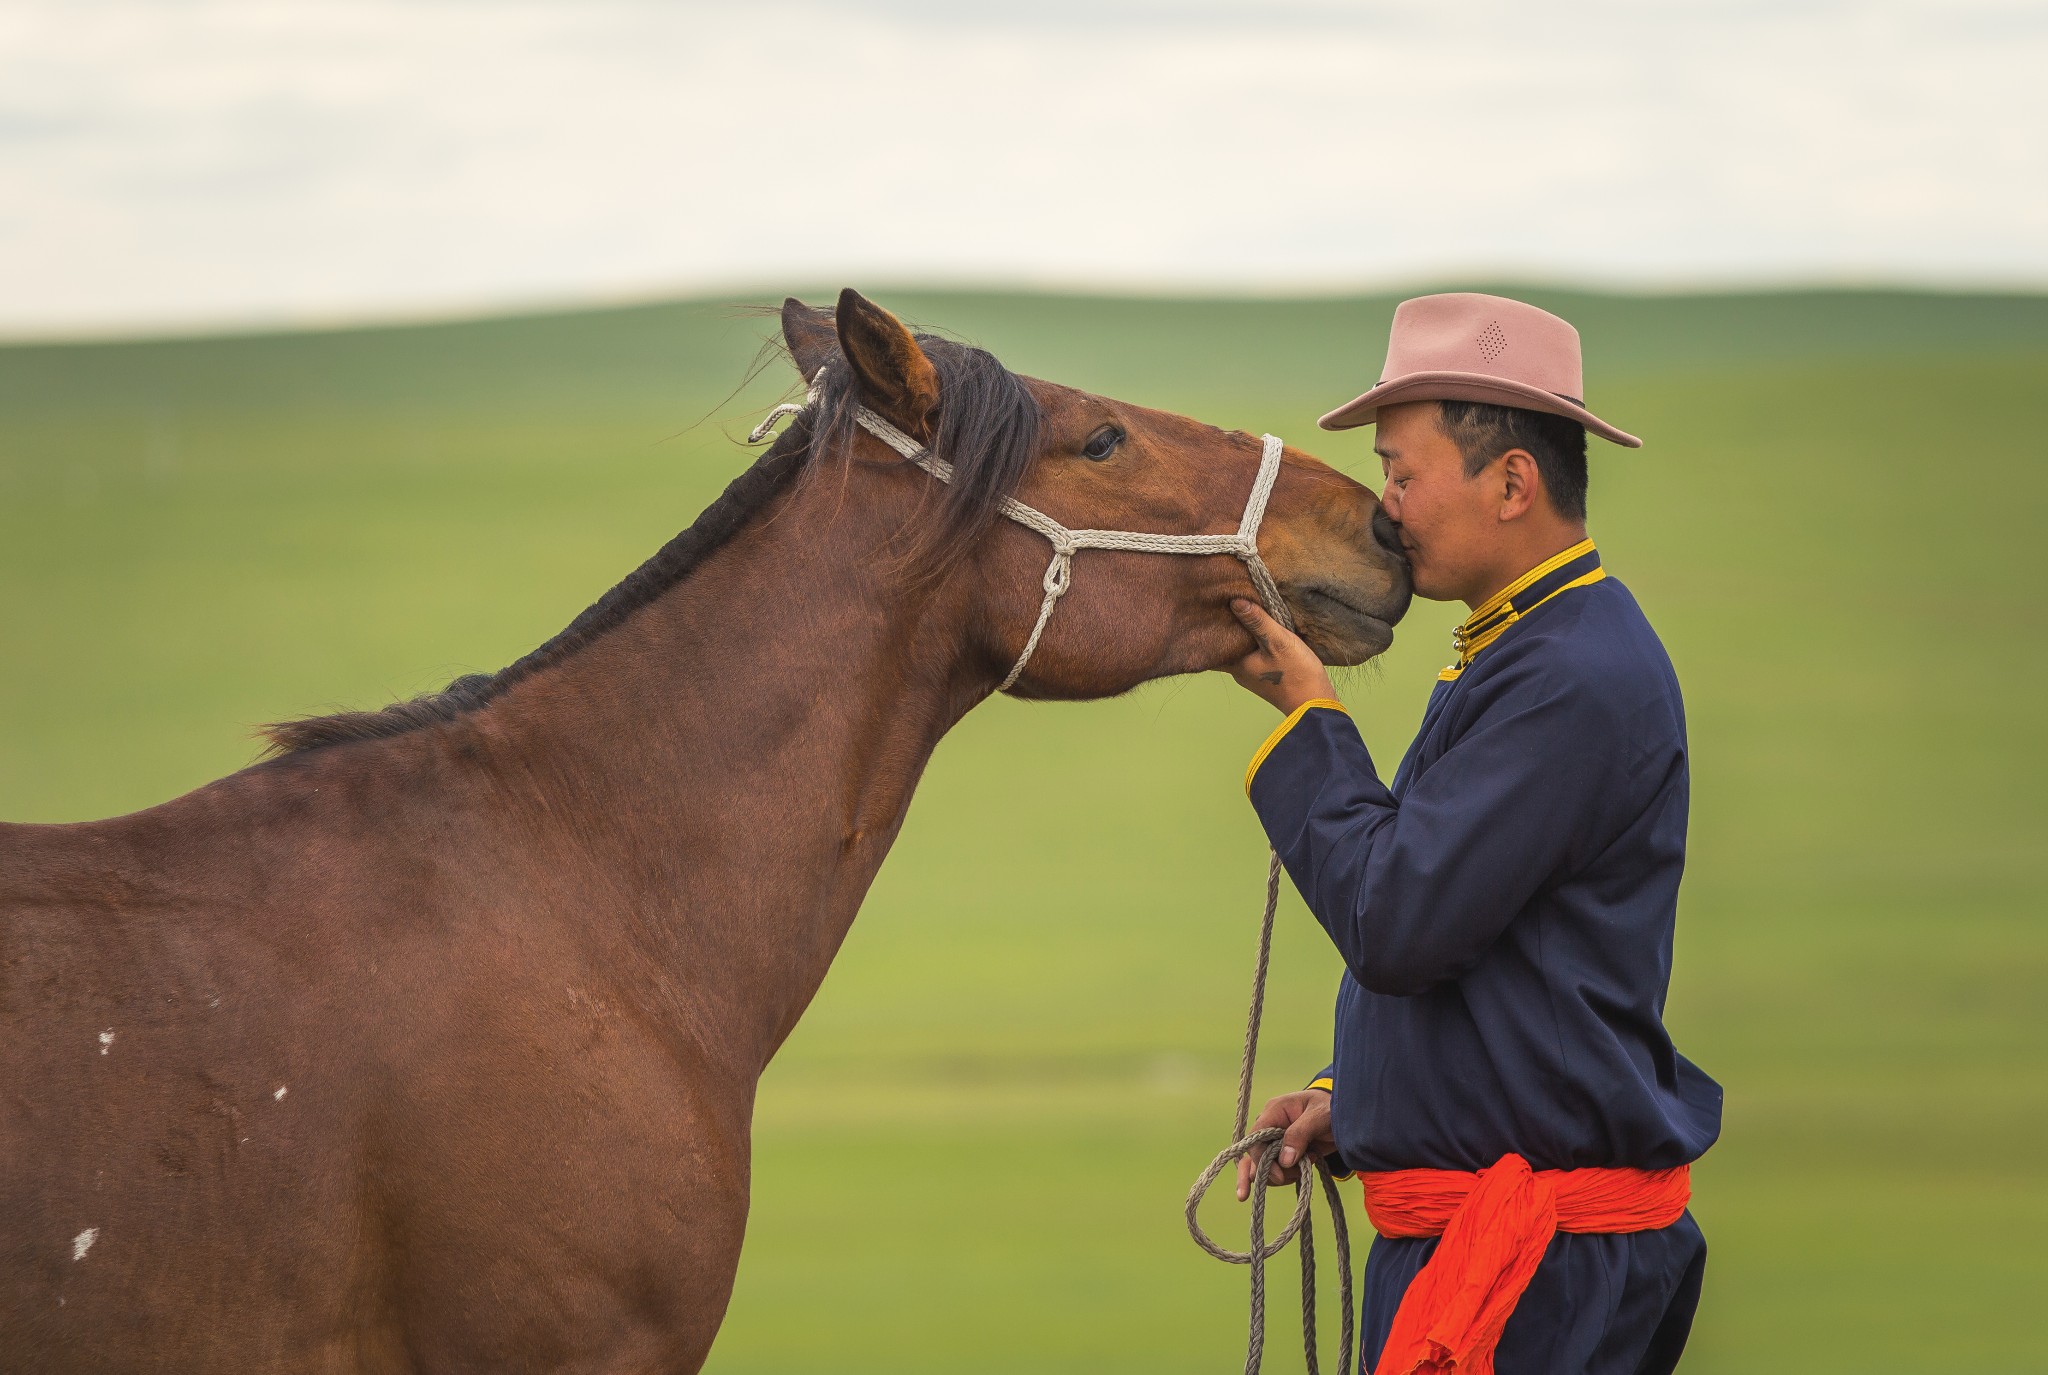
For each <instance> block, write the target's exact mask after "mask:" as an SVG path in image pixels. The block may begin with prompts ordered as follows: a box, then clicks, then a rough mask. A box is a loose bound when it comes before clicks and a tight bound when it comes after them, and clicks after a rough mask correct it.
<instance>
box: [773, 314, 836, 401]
mask: <svg viewBox="0 0 2048 1375" xmlns="http://www.w3.org/2000/svg"><path fill="white" fill-rule="evenodd" d="M782 342H783V343H784V344H787V345H788V346H789V356H790V358H791V360H792V361H793V362H795V364H796V370H797V371H798V372H799V373H801V374H802V375H803V379H804V381H805V382H806V383H809V382H810V380H811V379H812V378H813V377H816V376H817V375H818V369H819V368H822V367H824V366H825V365H826V364H827V363H829V362H831V361H832V351H833V350H834V349H836V348H838V347H839V336H838V335H837V334H835V333H833V330H832V312H831V311H829V310H812V309H811V308H810V307H809V306H807V305H805V304H804V303H803V302H802V301H799V300H798V299H797V298H796V297H794V296H792V297H790V298H789V299H788V300H786V301H784V302H783V303H782Z"/></svg>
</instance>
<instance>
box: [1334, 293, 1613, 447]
mask: <svg viewBox="0 0 2048 1375" xmlns="http://www.w3.org/2000/svg"><path fill="white" fill-rule="evenodd" d="M1402 401H1484V402H1488V403H1490V404H1492V405H1495V406H1519V407H1521V408H1522V409H1523V410H1529V411H1548V412H1550V413H1551V414H1552V415H1565V416H1570V417H1571V418H1572V419H1573V420H1576V421H1578V422H1579V423H1580V424H1581V425H1584V426H1585V427H1586V428H1587V429H1589V430H1591V431H1592V432H1593V433H1594V434H1597V435H1599V436H1600V437H1601V438H1602V439H1611V440H1613V441H1614V442H1615V443H1616V444H1623V445H1626V446H1628V447H1629V448H1631V449H1639V448H1641V447H1642V444H1643V441H1642V440H1640V439H1637V438H1636V437H1635V436H1634V435H1632V434H1630V433H1628V432H1627V431H1626V430H1618V429H1616V428H1615V427H1614V426H1612V425H1610V424H1608V423H1607V422H1606V421H1604V420H1602V419H1601V418H1600V417H1599V416H1597V415H1595V414H1593V413H1592V412H1591V411H1589V410H1587V409H1586V405H1585V401H1586V381H1585V369H1584V367H1583V366H1582V365H1581V363H1580V361H1579V332H1578V331H1577V330H1575V329H1573V328H1572V327H1571V323H1570V322H1569V321H1566V320H1560V319H1559V318H1558V317H1557V316H1555V315H1552V314H1551V313H1550V312H1549V311H1547V310H1538V309H1537V308H1536V307H1534V306H1532V305H1527V304H1525V303H1523V302H1521V301H1511V300H1509V299H1508V298H1507V297H1505V296H1482V295H1480V294H1479V293H1478V292H1476V291H1450V292H1445V293H1444V294H1442V295H1440V296H1417V297H1415V298H1414V299H1413V300H1408V301H1403V302H1401V304H1400V305H1398V306H1396V307H1395V308H1394V328H1393V331H1392V332H1391V333H1390V334H1389V335H1388V336H1387V365H1386V367H1384V368H1382V369H1381V370H1380V380H1379V384H1378V385H1377V386H1375V387H1374V388H1373V389H1372V390H1371V391H1368V392H1367V393H1365V395H1363V396H1361V397H1359V398H1358V399H1357V400H1356V401H1352V402H1350V403H1348V404H1346V405H1342V406H1339V407H1338V408H1337V409H1336V410H1334V411H1331V412H1330V413H1329V414H1328V415H1326V416H1324V417H1323V418H1322V419H1321V420H1319V421H1317V422H1316V423H1317V424H1319V425H1321V426H1322V427H1323V428H1324V429H1326V430H1348V429H1351V428H1352V427H1353V426H1356V425H1370V424H1372V422H1373V421H1374V420H1375V419H1376V418H1377V417H1378V415H1379V408H1380V407H1382V406H1392V405H1395V404H1396V403H1398V402H1402Z"/></svg>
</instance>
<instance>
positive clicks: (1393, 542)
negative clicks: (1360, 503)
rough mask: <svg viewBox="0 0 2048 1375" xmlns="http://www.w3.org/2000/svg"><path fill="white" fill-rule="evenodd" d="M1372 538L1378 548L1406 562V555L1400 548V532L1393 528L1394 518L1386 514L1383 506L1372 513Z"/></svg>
mask: <svg viewBox="0 0 2048 1375" xmlns="http://www.w3.org/2000/svg"><path fill="white" fill-rule="evenodd" d="M1372 538H1373V542H1374V543H1375V544H1377V545H1379V547H1380V548H1382V549H1384V550H1386V551H1387V552H1388V553H1389V554H1392V555H1393V556H1394V557H1395V558H1397V559H1400V560H1401V561H1402V562H1404V563H1405V562H1407V559H1408V556H1407V554H1405V553H1404V552H1402V549H1401V532H1400V531H1399V530H1398V529H1396V528H1395V526H1394V518H1393V517H1392V516H1389V515H1388V514H1387V510H1386V508H1385V507H1384V506H1383V507H1381V508H1380V509H1379V510H1377V511H1374V512H1373V513H1372Z"/></svg>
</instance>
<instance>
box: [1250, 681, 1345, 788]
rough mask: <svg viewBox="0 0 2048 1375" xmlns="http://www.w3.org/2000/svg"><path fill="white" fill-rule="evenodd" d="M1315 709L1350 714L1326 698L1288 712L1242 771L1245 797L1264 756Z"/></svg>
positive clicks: (1264, 760)
mask: <svg viewBox="0 0 2048 1375" xmlns="http://www.w3.org/2000/svg"><path fill="white" fill-rule="evenodd" d="M1315 707H1328V708H1329V709H1330V710H1331V711H1341V712H1343V713H1344V714H1345V715H1346V716H1349V715H1350V714H1351V713H1350V711H1349V710H1347V709H1346V708H1345V706H1344V704H1343V703H1342V702H1338V701H1335V700H1333V699H1331V698H1328V697H1317V698H1315V699H1314V700H1313V701H1308V702H1303V703H1302V704H1301V705H1300V706H1298V707H1296V708H1295V709H1294V710H1293V711H1290V712H1288V713H1287V719H1286V720H1285V721H1282V722H1281V723H1280V724H1279V725H1277V726H1275V727H1273V733H1272V734H1271V735H1269V736H1267V737H1266V743H1265V744H1263V745H1261V746H1259V752H1258V753H1257V754H1255V755H1253V756H1252V762H1251V763H1250V764H1249V765H1247V766H1246V768H1245V771H1244V791H1245V796H1247V797H1249V796H1251V791H1252V778H1253V776H1254V775H1256V774H1257V773H1258V771H1259V765H1261V764H1263V763H1265V762H1266V756H1267V755H1269V754H1271V753H1272V752H1273V747H1274V746H1276V745H1278V744H1279V743H1280V742H1281V741H1282V740H1284V739H1285V738H1286V737H1287V732H1289V731H1291V730H1293V729H1294V727H1295V724H1296V723H1297V722H1299V721H1300V720H1301V718H1302V717H1304V716H1306V715H1308V713H1309V711H1310V710H1311V709H1312V708H1315Z"/></svg>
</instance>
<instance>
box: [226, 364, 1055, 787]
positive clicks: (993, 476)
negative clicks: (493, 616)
mask: <svg viewBox="0 0 2048 1375" xmlns="http://www.w3.org/2000/svg"><path fill="white" fill-rule="evenodd" d="M917 342H918V345H919V346H920V347H921V348H922V349H923V350H924V352H925V356H926V357H928V358H930V359H931V362H932V366H933V368H934V369H936V370H937V372H938V375H939V395H940V398H941V402H940V411H939V415H938V433H937V435H936V436H935V437H934V441H933V444H932V448H933V449H934V451H936V452H937V453H938V454H939V455H940V456H941V457H943V458H945V459H946V460H948V461H949V462H951V463H952V464H953V469H954V480H953V482H952V483H951V484H949V485H947V486H945V487H944V488H943V489H942V490H943V497H942V499H940V500H939V501H938V502H936V503H935V505H936V508H937V509H936V511H935V512H933V513H932V514H931V515H930V517H929V518H928V519H925V520H923V521H921V522H920V524H919V527H918V529H917V530H916V531H915V532H914V536H913V545H912V548H911V550H910V551H909V557H911V558H914V559H915V560H916V561H917V563H918V564H919V566H920V567H922V568H923V569H924V570H925V571H926V572H927V573H929V574H932V575H936V574H939V573H943V572H944V571H945V570H946V569H947V568H949V567H950V566H952V565H953V564H954V563H955V562H957V561H958V560H959V558H960V557H962V556H963V555H964V554H965V553H966V552H967V551H968V550H969V549H970V548H971V547H972V546H973V544H974V542H975V540H976V539H977V537H978V536H980V535H981V533H982V532H983V531H985V530H986V529H987V528H988V526H989V525H990V524H991V523H992V522H993V521H994V520H995V519H996V518H997V515H998V514H999V512H1000V508H1001V504H1002V499H1003V498H1004V497H1005V496H1007V495H1009V493H1010V492H1011V490H1012V489H1014V488H1015V487H1016V485H1017V482H1018V480H1019V479H1020V478H1021V477H1022V476H1023V474H1024V470H1025V468H1027V467H1028V466H1030V463H1031V460H1032V458H1033V457H1035V456H1036V454H1037V452H1038V442H1039V441H1038V436H1039V430H1040V426H1041V420H1042V416H1041V413H1040V409H1039V406H1038V403H1037V400H1036V399H1035V398H1034V397H1033V396H1032V395H1031V392H1030V389H1029V388H1028V386H1027V385H1026V384H1025V382H1024V380H1023V379H1022V378H1020V377H1018V376H1017V375H1016V374H1014V373H1012V372H1010V371H1009V370H1008V369H1007V368H1005V367H1004V366H1003V365H1002V364H1001V363H1000V362H998V361H996V359H995V357H994V356H993V355H992V354H989V353H986V352H984V351H983V350H981V349H977V348H970V347H968V346H967V345H965V344H959V343H955V342H954V341H952V340H949V339H943V338H938V337H936V336H933V335H928V334H919V335H918V336H917ZM859 409H860V399H859V397H858V395H857V393H856V391H855V388H854V382H853V372H852V369H851V368H850V367H849V366H848V365H847V363H846V361H845V360H844V359H843V358H841V357H840V356H838V355H837V354H834V355H833V357H832V358H831V360H830V361H829V362H828V363H827V364H826V365H825V368H824V372H823V376H822V378H821V379H820V381H819V397H818V401H817V402H816V403H815V404H813V405H812V406H810V407H809V408H808V409H806V410H805V411H804V412H803V413H802V414H800V415H798V416H797V417H796V419H795V420H794V421H793V422H791V424H790V426H789V428H788V429H787V430H786V431H785V432H784V433H783V435H782V437H781V438H779V439H777V440H776V441H775V443H774V445H773V446H772V447H771V448H770V449H769V450H768V452H767V453H765V454H763V455H762V456H761V458H760V459H759V460H758V461H757V462H755V463H754V465H753V466H752V467H750V468H748V469H747V470H746V471H745V472H744V473H741V474H740V475H739V476H738V477H736V478H734V479H733V480H732V482H731V484H730V485H728V486H727V487H726V489H725V491H724V492H723V493H721V494H720V495H719V497H718V499H717V500H716V501H714V502H712V503H711V505H710V506H708V507H706V508H705V509H704V512H703V514H702V515H700V516H698V517H697V519H696V520H695V521H693V522H691V524H690V526H689V528H688V529H686V530H684V531H683V532H682V533H681V534H679V535H677V536H676V537H675V538H674V539H671V540H670V541H669V542H668V543H667V544H665V545H663V546H662V547H661V549H660V551H659V552H657V553H656V554H655V555H654V556H653V557H652V558H650V559H648V560H647V562H645V563H643V564H641V565H640V567H638V568H637V569H635V570H634V571H633V572H632V573H631V574H630V575H629V576H628V577H627V578H626V579H625V580H624V581H623V582H621V583H619V584H618V585H617V586H616V587H614V588H612V589H611V591H609V592H607V593H605V594H604V595H603V596H602V597H600V598H598V599H597V601H596V602H595V603H593V604H592V605H591V606H590V607H589V608H588V609H586V610H585V611H584V612H583V613H582V614H581V615H579V616H577V617H576V619H575V620H573V621H571V622H570V623H569V624H568V626H567V627H566V628H564V629H563V630H562V631H561V632H560V633H559V634H557V635H555V636H554V637H553V638H551V639H549V640H548V641H547V643H545V644H543V645H541V646H540V647H539V648H538V649H535V650H533V651H532V652H531V653H529V654H526V655H524V656H522V657H521V658H519V659H518V660H516V661H514V662H513V663H511V664H508V665H507V666H506V667H504V668H501V669H499V670H498V671H497V672H496V673H472V674H468V675H466V676H464V677H461V678H457V679H456V680H455V681H454V682H452V683H450V684H449V685H448V686H447V687H445V688H443V689H441V690H440V691H439V692H430V693H426V694H424V695H423V696H419V697H415V698H413V699H412V700H411V701H407V702H394V703H392V704H391V705H390V706H388V707H384V708H383V709H381V710H378V711H345V712H339V713H336V714H334V715H329V716H308V717H302V718H300V719H298V720H293V721H280V722H276V723H273V724H271V725H268V726H265V727H263V734H264V735H265V736H266V737H267V738H268V739H269V741H270V749H269V752H270V753H272V754H279V755H282V754H295V753H298V752H300V751H304V750H313V749H319V748H321V747H322V746H326V745H339V744H345V743H347V742H349V741H352V740H377V739H382V738H384V737H387V736H393V735H401V734H403V733H405V732H407V731H411V730H416V729H419V728H420V727H422V726H430V725H433V724H435V723H436V722H441V721H450V720H453V719H455V718H456V717H459V716H461V715H463V714H465V713H467V712H471V711H474V710H476V709H477V708H479V707H482V706H485V705H486V704H488V703H489V702H491V701H492V700H493V699H495V698H497V697H498V696H500V695H501V694H503V693H504V692H505V691H506V690H507V689H508V688H510V687H511V686H512V685H513V684H515V683H518V682H519V681H521V680H522V679H525V678H528V677H531V676H532V675H533V674H535V673H537V672H539V671H540V670H542V669H544V668H548V667H550V666H551V665H554V664H558V663H560V662H562V661H563V660H564V659H567V658H569V657H570V656H571V655H573V654H575V653H576V652H577V651H578V650H580V649H582V648H583V647H584V646H585V645H588V644H589V643H590V642H591V641H593V640H595V639H597V638H598V637H599V636H601V635H603V634H604V633H605V632H607V631H609V630H611V629H613V628H615V627H616V626H618V625H620V624H622V623H623V622H624V621H625V620H626V619H627V618H628V617H630V616H631V615H632V614H633V613H634V612H636V611H638V610H639V609H640V608H642V607H644V606H646V605H647V604H648V603H650V602H652V601H654V600H655V599H656V598H658V597H660V596H661V595H662V593H664V592H666V591H668V590H669V589H670V588H671V587H674V586H675V585H676V584H677V583H679V582H681V581H682V580H683V579H684V578H687V577H688V576H689V575H690V574H691V573H692V572H694V571H695V570H696V569H697V568H698V566H700V565H701V564H702V563H703V562H704V560H705V559H707V558H709V557H710V556H711V555H712V554H713V553H715V552H716V551H717V550H718V549H719V548H720V547H721V546H722V545H724V544H725V542H726V541H727V540H729V539H731V538H732V537H733V536H734V535H735V534H737V533H738V532H739V531H740V530H741V529H743V528H745V527H746V526H747V524H748V523H749V522H751V521H752V520H753V518H754V517H755V516H756V515H758V514H759V513H760V512H761V511H762V510H764V509H765V508H766V507H767V506H768V505H769V503H771V502H772V501H773V500H774V499H775V498H776V496H778V495H779V494H780V493H781V492H782V491H783V490H784V489H786V488H788V487H789V486H790V485H791V483H792V481H793V480H795V479H796V478H798V477H799V476H800V475H803V474H805V473H807V472H812V471H815V470H816V469H817V468H818V467H819V466H820V465H818V464H816V463H813V462H811V459H812V457H813V455H814V454H835V453H836V454H845V453H847V452H849V451H850V447H851V445H852V443H853V440H854V437H855V435H856V434H857V424H858V421H857V418H856V417H857V415H858V412H859ZM934 485H935V486H936V485H938V484H936V483H935V484H934Z"/></svg>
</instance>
